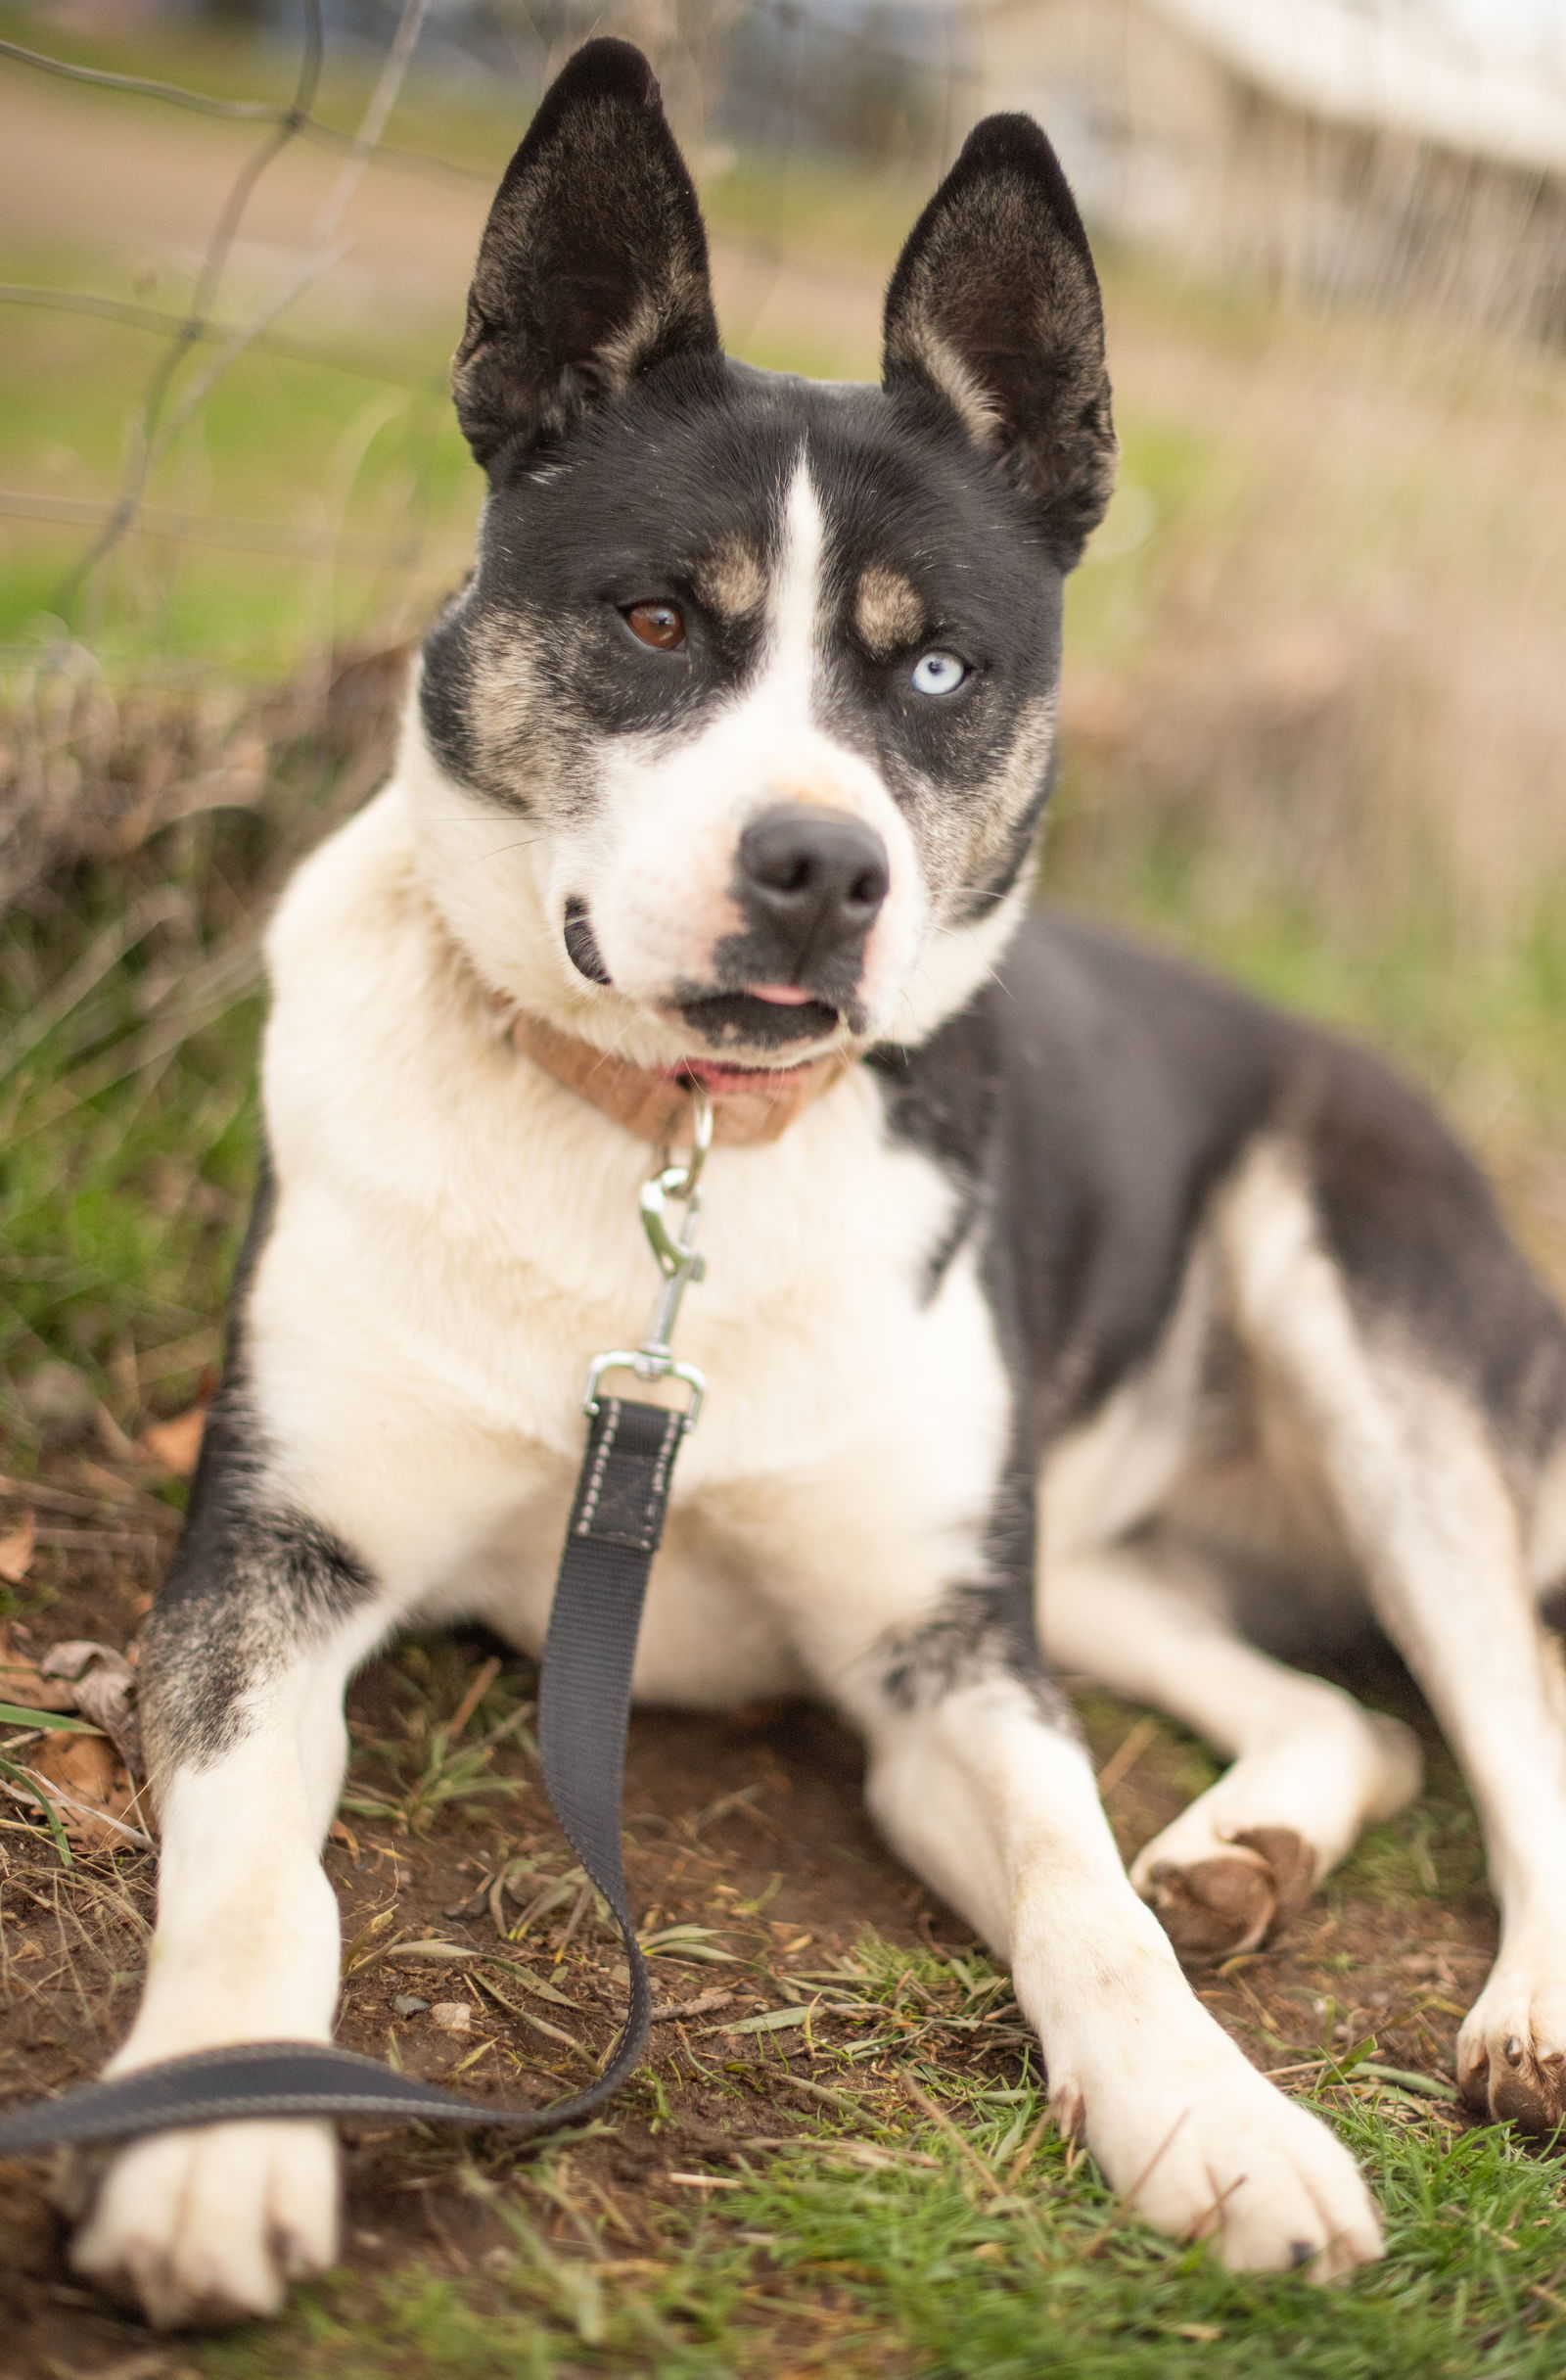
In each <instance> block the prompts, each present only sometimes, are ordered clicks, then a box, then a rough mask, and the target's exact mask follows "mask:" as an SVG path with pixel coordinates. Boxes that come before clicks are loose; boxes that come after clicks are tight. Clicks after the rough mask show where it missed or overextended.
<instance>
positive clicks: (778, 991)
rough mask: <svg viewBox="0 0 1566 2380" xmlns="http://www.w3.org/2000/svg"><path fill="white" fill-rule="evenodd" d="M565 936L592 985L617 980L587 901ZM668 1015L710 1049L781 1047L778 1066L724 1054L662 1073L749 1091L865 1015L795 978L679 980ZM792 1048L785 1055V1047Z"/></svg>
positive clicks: (573, 911)
mask: <svg viewBox="0 0 1566 2380" xmlns="http://www.w3.org/2000/svg"><path fill="white" fill-rule="evenodd" d="M562 939H563V940H564V942H565V946H566V955H567V957H569V958H570V960H571V963H572V965H573V966H574V967H575V968H576V972H577V974H578V975H583V976H585V977H586V979H587V981H588V982H589V983H595V984H602V985H603V986H605V988H606V989H608V988H612V984H613V979H612V977H611V975H610V972H609V969H608V967H607V966H606V965H605V964H604V957H603V953H602V952H601V951H600V949H599V947H598V940H597V937H596V935H595V934H594V932H593V928H592V921H591V918H590V917H589V915H588V911H587V904H586V902H585V901H582V900H578V899H576V898H573V899H572V900H570V901H568V902H567V904H566V914H565V920H564V930H563V935H562ZM666 1013H667V1014H668V1015H670V1016H677V1017H679V1019H680V1020H681V1022H682V1023H683V1024H685V1025H686V1026H688V1027H689V1029H690V1031H691V1032H692V1033H694V1034H696V1035H697V1036H698V1038H699V1039H700V1040H701V1041H703V1042H705V1043H706V1045H707V1047H708V1049H709V1050H776V1051H777V1052H778V1053H779V1056H778V1062H777V1063H776V1064H774V1065H766V1064H764V1063H762V1064H760V1065H753V1064H750V1063H748V1062H746V1061H744V1060H737V1059H729V1058H722V1057H713V1058H708V1057H692V1058H688V1059H687V1058H682V1059H681V1060H680V1061H679V1062H678V1064H676V1065H672V1066H665V1067H661V1068H660V1069H659V1071H660V1072H661V1073H663V1074H665V1075H667V1076H668V1078H669V1079H670V1080H671V1081H677V1080H681V1079H684V1080H694V1081H699V1082H702V1083H705V1084H706V1086H707V1088H708V1090H709V1091H711V1092H714V1094H715V1093H720V1092H725V1091H746V1090H759V1089H761V1088H764V1087H765V1086H766V1085H767V1084H769V1083H775V1082H778V1081H781V1080H782V1079H783V1078H785V1077H787V1076H788V1075H790V1074H793V1073H795V1072H797V1071H798V1070H799V1068H800V1067H802V1066H806V1065H810V1064H812V1063H813V1062H814V1060H815V1059H816V1058H818V1057H820V1056H821V1055H822V1054H823V1052H824V1046H825V1045H829V1044H831V1043H834V1042H836V1041H838V1040H840V1039H841V1036H842V1032H843V1028H844V1027H845V1025H846V1026H847V1027H848V1029H849V1030H850V1032H856V1031H858V1030H859V1020H858V1019H857V1018H856V1017H855V1016H854V1015H853V1014H852V1013H850V1012H849V1011H847V1010H845V1009H843V1008H841V1007H839V1006H838V1005H837V1004H836V1003H833V1002H831V1001H825V1000H817V999H816V998H815V997H814V995H813V994H812V993H810V992H808V991H806V990H805V989H804V988H803V987H802V986H800V985H797V984H760V985H757V986H755V987H754V988H752V989H749V990H745V991H735V992H730V991H723V990H720V989H715V988H714V987H712V986H710V985H706V984H676V985H675V986H674V987H673V991H672V994H671V996H670V999H669V1002H668V1008H667V1010H666ZM784 1051H788V1052H790V1054H789V1055H787V1056H784V1055H783V1052H784Z"/></svg>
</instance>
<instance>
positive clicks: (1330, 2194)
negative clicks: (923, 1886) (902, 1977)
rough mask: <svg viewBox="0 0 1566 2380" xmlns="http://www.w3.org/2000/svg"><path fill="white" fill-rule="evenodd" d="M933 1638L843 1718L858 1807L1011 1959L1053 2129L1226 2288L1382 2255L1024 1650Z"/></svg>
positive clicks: (1364, 2208)
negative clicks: (1125, 1847) (1206, 2004)
mask: <svg viewBox="0 0 1566 2380" xmlns="http://www.w3.org/2000/svg"><path fill="white" fill-rule="evenodd" d="M965 1593H966V1596H967V1598H968V1601H967V1605H966V1612H967V1616H968V1618H969V1620H970V1621H971V1619H972V1615H973V1611H974V1609H975V1606H974V1602H973V1595H974V1591H973V1590H967V1591H965ZM923 1636H924V1640H925V1652H926V1653H927V1655H928V1657H921V1647H920V1643H919V1639H918V1638H917V1637H915V1638H913V1639H908V1640H904V1641H902V1642H900V1643H899V1644H898V1647H897V1650H896V1653H895V1655H894V1657H892V1659H891V1660H890V1661H885V1662H884V1663H883V1667H882V1675H881V1683H880V1687H879V1690H878V1691H872V1692H871V1693H869V1694H868V1695H863V1696H857V1695H856V1696H855V1698H854V1700H855V1702H856V1703H857V1705H858V1709H857V1715H858V1716H859V1718H860V1720H861V1723H862V1724H864V1725H865V1726H866V1729H867V1732H868V1735H869V1740H870V1754H871V1758H870V1773H869V1785H868V1792H869V1798H870V1804H871V1807H872V1810H873V1812H874V1814H875V1816H876V1818H877V1820H878V1822H879V1824H880V1825H881V1827H882V1828H883V1830H884V1831H885V1833H886V1834H887V1836H888V1837H889V1839H890V1840H891V1842H892V1843H893V1844H894V1845H895V1846H896V1848H897V1849H898V1851H899V1852H900V1853H901V1855H902V1856H903V1857H904V1858H905V1859H906V1860H907V1861H908V1863H909V1865H910V1866H912V1867H913V1868H914V1869H916V1870H917V1871H918V1872H919V1873H920V1874H921V1875H923V1876H924V1877H925V1878H926V1879H927V1880H928V1881H929V1883H930V1884H932V1885H933V1886H934V1887H935V1889H936V1890H937V1891H939V1892H940V1893H941V1894H942V1896H943V1898H944V1899H945V1900H947V1901H949V1902H950V1904H951V1905H952V1907H953V1908H955V1909H957V1910H959V1911H960V1912H961V1913H962V1915H963V1916H964V1917H966V1918H967V1919H968V1921H969V1922H970V1924H972V1925H973V1926H974V1927H975V1928H976V1930H977V1931H978V1932H979V1933H981V1934H982V1935H983V1936H984V1937H986V1938H987V1940H989V1941H990V1943H991V1944H992V1945H993V1947H994V1949H995V1950H996V1951H997V1952H998V1953H999V1954H1000V1955H1001V1956H1002V1957H1005V1958H1009V1960H1010V1963H1011V1967H1012V1972H1013V1975H1014V1978H1015V1981H1016V1988H1017V1996H1018V1999H1019V2001H1020V2002H1021V2005H1022V2007H1023V2009H1024V2010H1025V2012H1026V2014H1027V2015H1028V2017H1029V2019H1030V2021H1031V2022H1032V2023H1033V2024H1034V2025H1035V2026H1036V2028H1037V2030H1038V2034H1039V2038H1040V2041H1041V2043H1042V2046H1043V2053H1044V2059H1045V2063H1046V2066H1047V2070H1048V2076H1049V2095H1050V2104H1051V2106H1052V2108H1053V2109H1054V2112H1055V2115H1056V2119H1057V2121H1058V2122H1059V2123H1060V2124H1061V2125H1062V2127H1063V2128H1064V2129H1066V2130H1068V2131H1072V2132H1075V2133H1078V2134H1079V2135H1080V2136H1082V2138H1084V2139H1085V2141H1086V2143H1087V2145H1088V2147H1089V2148H1090V2149H1091V2150H1092V2152H1093V2155H1094V2157H1095V2158H1096V2160H1097V2162H1098V2165H1099V2167H1100V2169H1101V2170H1102V2171H1103V2173H1104V2174H1105V2176H1106V2178H1107V2179H1108V2180H1109V2182H1110V2183H1111V2184H1112V2185H1113V2187H1114V2188H1116V2189H1117V2190H1120V2191H1122V2192H1123V2193H1125V2195H1126V2196H1127V2197H1128V2199H1129V2200H1130V2202H1131V2203H1132V2205H1133V2206H1134V2207H1135V2208H1136V2209H1137V2211H1138V2212H1139V2213H1140V2214H1142V2215H1143V2216H1145V2217H1147V2219H1148V2220H1149V2221H1151V2222H1153V2223H1156V2224H1157V2225H1158V2226H1159V2228H1160V2229H1162V2230H1165V2231H1171V2232H1174V2234H1176V2235H1177V2236H1179V2237H1210V2238H1212V2239H1213V2240H1214V2242H1215V2243H1216V2245H1217V2247H1218V2250H1219V2253H1220V2254H1221V2257H1222V2259H1223V2262H1224V2263H1226V2264H1228V2265H1230V2266H1232V2267H1234V2268H1236V2269H1247V2270H1267V2269H1272V2268H1277V2267H1286V2266H1289V2265H1306V2264H1308V2265H1310V2267H1311V2269H1312V2271H1313V2274H1314V2276H1315V2277H1317V2278H1319V2279H1323V2280H1324V2279H1332V2278H1336V2277H1338V2276H1340V2275H1342V2274H1343V2273H1345V2272H1347V2271H1349V2270H1350V2269H1351V2268H1352V2267H1353V2266H1354V2265H1356V2264H1359V2263H1364V2262H1365V2261H1367V2260H1368V2259H1370V2258H1372V2257H1374V2256H1376V2255H1378V2254H1379V2252H1380V2245H1381V2241H1380V2227H1379V2224H1378V2222H1377V2219H1376V2214H1375V2210H1374V2207H1373V2206H1372V2204H1371V2201H1370V2198H1369V2196H1368V2193H1367V2192H1366V2190H1365V2187H1364V2184H1363V2183H1362V2181H1361V2180H1360V2178H1359V2172H1358V2170H1357V2169H1356V2167H1355V2165H1354V2162H1353V2160H1352V2158H1351V2157H1350V2156H1349V2154H1348V2152H1347V2151H1346V2150H1345V2149H1344V2148H1342V2147H1341V2146H1340V2144H1339V2143H1338V2142H1337V2141H1336V2140H1335V2139H1334V2138H1333V2136H1332V2134H1331V2133H1330V2132H1328V2131H1327V2129H1326V2128H1325V2126H1324V2125H1323V2124H1321V2123H1318V2122H1317V2121H1316V2119H1315V2118H1314V2117H1313V2116H1311V2115H1309V2114H1308V2113H1307V2112H1306V2110H1305V2109H1304V2108H1302V2107H1299V2106H1298V2105H1296V2104H1295V2103H1294V2102H1293V2101H1291V2100H1288V2099H1285V2098H1284V2097H1283V2095H1282V2093H1281V2092H1279V2091H1278V2090H1276V2089H1274V2087H1273V2086H1272V2084H1271V2083H1269V2082H1268V2081H1267V2080H1266V2079H1265V2077H1263V2076H1261V2075H1260V2074H1258V2073H1257V2072H1256V2070H1255V2068H1254V2067H1252V2066H1251V2065H1250V2063H1249V2061H1248V2060H1247V2059H1246V2058H1245V2057H1244V2056H1243V2055H1242V2053H1241V2052H1240V2050H1239V2049H1238V2048H1237V2047H1236V2045H1235V2044H1234V2043H1233V2042H1232V2041H1231V2040H1230V2039H1229V2038H1228V2036H1227V2035H1226V2034H1225V2033H1224V2032H1222V2031H1221V2030H1220V2028H1219V2026H1218V2025H1217V2024H1216V2023H1215V2021H1214V2020H1213V2018H1212V2017H1211V2016H1209V2014H1208V2013H1207V2011H1206V2009H1205V2008H1203V2007H1202V2005H1201V2003H1200V2001H1198V2000H1197V1998H1196V1997H1195V1995H1194V1993H1193V1992H1192V1991H1191V1989H1190V1986H1189V1985H1188V1983H1186V1981H1185V1979H1184V1977H1183V1975H1182V1974H1181V1973H1180V1969H1179V1966H1178V1963H1177V1961H1176V1959H1175V1956H1174V1950H1173V1949H1172V1947H1171V1945H1170V1942H1169V1939H1168V1937H1167V1936H1166V1935H1165V1933H1164V1931H1163V1929H1162V1927H1161V1926H1160V1925H1159V1924H1158V1921H1157V1919H1156V1918H1155V1917H1154V1916H1153V1915H1152V1913H1151V1911H1150V1910H1148V1909H1147V1908H1146V1907H1145V1906H1144V1905H1143V1903H1142V1902H1141V1901H1140V1899H1139V1898H1138V1897H1137V1895H1136V1893H1135V1892H1134V1891H1133V1890H1132V1889H1131V1886H1130V1883H1129V1880H1128V1877H1127V1874H1126V1871H1125V1869H1124V1867H1123V1866H1122V1864H1121V1860H1120V1856H1119V1853H1118V1852H1117V1850H1116V1848H1115V1843H1114V1841H1113V1838H1112V1837H1111V1835H1110V1832H1109V1827H1108V1824H1107V1822H1106V1820H1105V1818H1104V1814H1103V1811H1102V1808H1101V1806H1100V1803H1099V1799H1098V1792H1097V1787H1096V1784H1095V1782H1094V1778H1093V1774H1092V1770H1091V1768H1090V1766H1089V1765H1088V1761H1087V1757H1086V1753H1085V1751H1084V1750H1083V1748H1082V1743H1081V1741H1080V1739H1079V1737H1078V1735H1077V1733H1076V1730H1075V1726H1074V1724H1073V1722H1072V1720H1071V1717H1070V1715H1069V1713H1068V1712H1067V1711H1066V1710H1065V1708H1064V1706H1063V1704H1062V1703H1061V1702H1060V1700H1059V1698H1058V1697H1057V1696H1056V1695H1055V1693H1054V1691H1053V1689H1052V1688H1051V1687H1050V1686H1049V1684H1048V1683H1047V1681H1046V1680H1045V1679H1044V1678H1043V1677H1042V1675H1041V1674H1039V1673H1038V1672H1037V1671H1036V1670H1032V1669H1031V1668H1030V1665H1029V1664H1028V1662H1027V1661H1026V1660H1025V1659H1024V1658H1023V1657H1021V1655H1020V1654H1019V1653H1018V1652H1017V1650H1016V1649H1015V1648H1016V1641H1017V1640H1016V1633H1015V1631H1014V1630H1008V1629H1002V1628H990V1629H985V1630H980V1631H977V1632H973V1631H971V1630H970V1643H969V1645H968V1647H967V1649H966V1650H964V1648H963V1645H962V1643H961V1640H960V1637H954V1636H953V1632H952V1629H951V1626H950V1624H949V1622H946V1621H942V1620H938V1621H936V1622H935V1623H934V1624H933V1625H932V1626H931V1627H929V1628H927V1629H926V1630H925V1631H923ZM1008 1639H1009V1642H1010V1645H1011V1648H1012V1650H1011V1651H1009V1652H1006V1651H1003V1650H1002V1648H1004V1647H1005V1646H1006V1645H1007V1642H1008Z"/></svg>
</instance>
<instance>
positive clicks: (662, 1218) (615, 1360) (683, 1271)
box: [582, 1082, 713, 1430]
mask: <svg viewBox="0 0 1566 2380" xmlns="http://www.w3.org/2000/svg"><path fill="white" fill-rule="evenodd" d="M690 1094H691V1151H690V1155H689V1156H688V1157H686V1158H685V1159H684V1161H683V1162H682V1163H676V1162H674V1160H673V1159H672V1157H671V1155H670V1152H669V1150H668V1147H667V1146H666V1147H665V1148H663V1149H661V1150H660V1151H659V1162H658V1170H657V1172H656V1173H655V1174H653V1175H652V1177H651V1178H650V1180H648V1181H646V1182H644V1183H643V1184H642V1188H641V1196H640V1199H639V1201H638V1204H639V1207H640V1211H641V1219H642V1230H643V1231H644V1232H645V1233H646V1234H647V1244H648V1246H649V1247H650V1248H651V1249H652V1252H653V1261H654V1263H655V1264H656V1265H657V1267H658V1269H659V1272H660V1273H661V1274H662V1275H663V1277H664V1278H663V1285H662V1287H661V1288H660V1290H659V1292H658V1303H657V1304H656V1305H655V1306H654V1308H653V1319H652V1321H651V1322H650V1323H649V1324H648V1326H647V1336H646V1337H645V1338H644V1339H643V1341H642V1343H641V1345H640V1346H639V1347H634V1348H629V1347H612V1348H611V1349H610V1350H609V1352H608V1353H607V1354H606V1355H595V1356H594V1357H593V1360H592V1366H591V1369H590V1370H589V1372H588V1374H587V1393H586V1395H585V1397H583V1399H582V1411H583V1412H584V1413H586V1414H588V1415H593V1414H596V1413H597V1411H598V1383H599V1381H600V1380H601V1379H602V1378H603V1377H604V1374H605V1373H606V1372H634V1373H635V1375H636V1377H637V1378H638V1379H639V1380H663V1379H675V1380H683V1381H684V1383H685V1385H686V1387H687V1388H688V1389H689V1390H690V1392H691V1401H690V1404H689V1405H688V1406H687V1408H686V1412H685V1427H686V1429H687V1430H691V1429H694V1428H695V1426H696V1417H697V1415H698V1414H699V1413H700V1412H701V1410H702V1399H703V1397H704V1396H705V1395H706V1394H707V1375H706V1373H705V1372H700V1371H698V1370H697V1368H696V1366H695V1365H694V1364H680V1363H676V1362H675V1360H674V1355H673V1351H672V1349H671V1347H670V1345H669V1341H670V1340H671V1338H672V1337H673V1334H674V1322H675V1318H676V1317H677V1315H678V1313H679V1307H680V1299H681V1298H682V1297H683V1296H684V1294H685V1290H686V1287H687V1285H688V1284H689V1283H691V1282H693V1281H700V1280H701V1278H702V1276H703V1274H704V1273H705V1272H706V1270H707V1260H706V1258H705V1257H703V1256H698V1255H697V1253H696V1244H695V1243H696V1226H697V1222H698V1220H699V1218H700V1215H701V1211H702V1192H701V1181H702V1167H703V1166H704V1165H705V1164H706V1162H707V1152H708V1150H709V1149H710V1148H711V1147H712V1145H713V1102H712V1099H711V1098H710V1097H709V1096H708V1092H707V1087H706V1085H705V1084H704V1083H696V1082H693V1083H692V1084H691V1086H690ZM670 1198H677V1199H679V1200H680V1202H681V1204H682V1205H683V1206H684V1209H685V1220H684V1223H683V1225H682V1227H681V1230H680V1235H679V1237H678V1238H677V1239H676V1238H674V1237H673V1236H672V1235H671V1233H670V1231H669V1228H668V1218H667V1212H666V1202H667V1201H668V1199H670Z"/></svg>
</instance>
